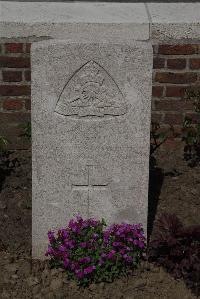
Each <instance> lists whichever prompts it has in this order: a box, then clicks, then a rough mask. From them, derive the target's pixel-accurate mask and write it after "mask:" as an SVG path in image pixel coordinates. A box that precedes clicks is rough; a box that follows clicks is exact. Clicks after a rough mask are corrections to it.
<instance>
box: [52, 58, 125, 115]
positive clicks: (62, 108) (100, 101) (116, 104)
mask: <svg viewBox="0 0 200 299" xmlns="http://www.w3.org/2000/svg"><path fill="white" fill-rule="evenodd" d="M55 112H57V113H59V114H62V115H66V116H78V117H86V116H90V117H92V116H94V117H95V116H96V117H103V116H106V115H108V116H118V115H123V114H125V113H126V112H127V107H126V104H125V102H124V99H123V95H122V93H121V91H120V89H119V87H118V86H117V84H116V83H115V81H114V80H113V79H112V77H111V76H110V75H109V74H108V72H107V71H106V70H105V69H104V68H103V67H101V66H100V65H99V64H98V63H96V62H95V61H89V62H87V63H86V64H85V65H83V66H82V67H81V68H80V69H79V70H78V71H76V72H75V74H74V75H73V76H72V77H71V78H70V79H69V81H68V82H67V84H66V85H65V87H64V89H63V91H62V93H61V95H60V97H59V99H58V102H57V104H56V108H55Z"/></svg>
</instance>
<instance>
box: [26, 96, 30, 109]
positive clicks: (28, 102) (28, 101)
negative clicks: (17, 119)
mask: <svg viewBox="0 0 200 299" xmlns="http://www.w3.org/2000/svg"><path fill="white" fill-rule="evenodd" d="M25 108H26V110H31V99H30V98H27V99H25Z"/></svg>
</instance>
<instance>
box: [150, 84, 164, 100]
mask: <svg viewBox="0 0 200 299" xmlns="http://www.w3.org/2000/svg"><path fill="white" fill-rule="evenodd" d="M162 95H163V86H153V87H152V96H153V97H159V98H160V97H162Z"/></svg>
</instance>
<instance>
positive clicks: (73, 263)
mask: <svg viewBox="0 0 200 299" xmlns="http://www.w3.org/2000/svg"><path fill="white" fill-rule="evenodd" d="M79 268H80V267H79V264H78V263H77V262H72V263H71V270H73V271H75V270H78V269H79Z"/></svg>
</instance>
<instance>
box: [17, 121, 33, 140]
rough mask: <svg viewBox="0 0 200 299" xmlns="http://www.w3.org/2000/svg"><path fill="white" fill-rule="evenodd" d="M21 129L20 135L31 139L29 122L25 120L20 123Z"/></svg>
mask: <svg viewBox="0 0 200 299" xmlns="http://www.w3.org/2000/svg"><path fill="white" fill-rule="evenodd" d="M21 127H22V129H23V133H22V134H21V135H20V136H22V137H26V138H27V139H29V140H30V139H31V122H27V123H26V124H24V125H21Z"/></svg>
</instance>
